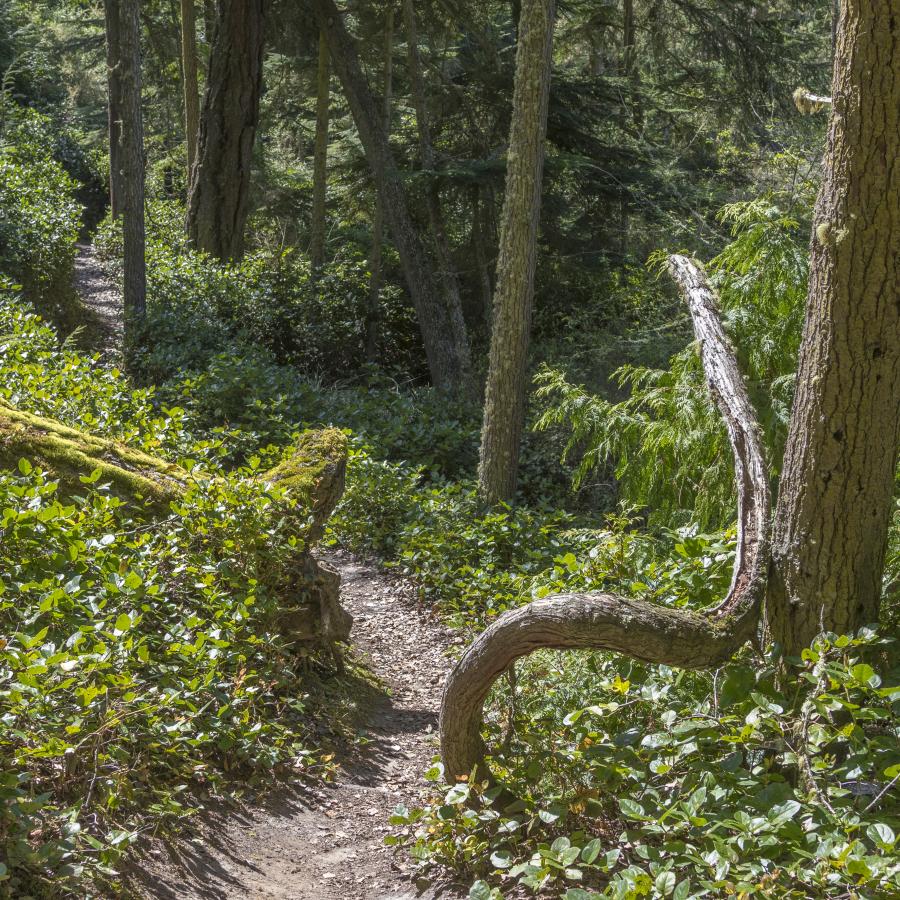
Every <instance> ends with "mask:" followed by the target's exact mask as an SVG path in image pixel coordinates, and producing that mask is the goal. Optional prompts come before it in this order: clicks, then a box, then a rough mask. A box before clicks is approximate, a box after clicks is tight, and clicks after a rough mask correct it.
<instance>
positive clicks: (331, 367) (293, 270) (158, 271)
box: [97, 201, 422, 382]
mask: <svg viewBox="0 0 900 900" xmlns="http://www.w3.org/2000/svg"><path fill="white" fill-rule="evenodd" d="M147 223H148V240H147V278H148V281H147V303H148V316H147V319H146V322H145V323H144V324H143V327H142V329H141V331H140V332H139V333H138V334H137V335H136V341H135V347H134V358H133V364H134V366H135V367H136V369H137V371H138V372H139V373H140V374H141V375H142V376H143V377H144V378H146V379H147V380H148V381H152V382H161V381H165V380H167V379H170V378H172V377H173V376H174V375H177V374H180V373H181V372H182V371H202V369H203V368H205V366H206V365H207V363H208V362H209V360H210V358H211V357H212V356H214V355H215V354H216V353H218V352H221V351H222V350H223V349H225V348H227V347H228V346H229V345H232V346H234V347H235V348H236V349H238V350H239V351H241V352H242V351H243V349H244V347H253V346H255V347H261V348H264V349H265V351H266V352H267V353H269V354H271V357H272V361H273V362H275V363H280V364H288V365H290V366H292V367H295V368H299V369H301V370H302V371H303V372H304V373H306V374H307V375H308V376H323V377H327V378H330V379H348V378H350V377H351V375H352V374H353V373H356V372H359V371H364V370H366V365H367V359H366V327H367V326H366V323H367V321H368V318H369V287H368V269H367V265H366V263H365V260H364V259H363V257H362V256H361V255H360V254H359V253H358V252H357V251H355V250H353V249H352V248H348V249H346V250H344V251H341V253H339V254H338V255H337V256H336V257H335V258H334V259H332V260H330V261H329V264H328V266H327V267H326V268H325V270H324V271H323V272H321V273H320V274H319V275H318V276H317V277H314V275H313V273H312V271H311V269H310V265H309V260H308V259H307V258H306V257H305V256H304V255H302V254H301V253H299V252H297V251H296V250H295V249H291V248H284V249H279V250H275V251H273V250H267V249H259V250H253V251H251V252H249V253H247V254H246V256H245V257H244V258H243V259H242V260H241V261H240V262H234V263H229V264H227V265H223V264H221V263H220V262H218V261H217V260H215V259H213V258H212V257H210V256H208V255H206V254H203V253H198V252H196V251H194V250H193V249H192V248H190V247H189V246H188V243H187V240H186V238H185V236H184V208H183V207H182V206H180V205H179V204H177V203H175V202H173V201H154V202H151V203H150V204H149V205H148V209H147ZM97 244H98V246H99V247H100V249H101V250H102V251H103V253H104V254H105V256H106V257H107V259H108V260H109V261H110V263H115V261H116V260H119V259H121V230H120V228H119V226H118V224H117V223H115V222H113V221H111V220H109V219H108V220H107V221H106V223H105V224H104V225H103V226H102V227H101V230H100V233H99V235H98V239H97ZM378 316H379V328H380V331H381V335H382V340H381V346H380V348H379V360H380V363H381V364H382V365H383V366H384V367H385V368H386V369H388V370H395V371H399V372H401V373H406V374H407V375H408V374H409V373H413V374H415V375H421V374H422V368H421V362H420V361H419V358H420V356H421V346H420V341H419V337H418V330H417V326H416V324H415V320H414V316H413V313H412V309H411V307H410V306H409V305H408V304H406V303H405V302H404V301H403V298H402V297H401V295H400V293H399V292H398V291H397V290H396V289H395V288H393V287H389V286H388V287H385V288H384V290H383V291H382V292H381V294H380V295H379V298H378Z"/></svg>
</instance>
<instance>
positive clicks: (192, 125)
mask: <svg viewBox="0 0 900 900" xmlns="http://www.w3.org/2000/svg"><path fill="white" fill-rule="evenodd" d="M181 77H182V85H183V88H184V141H185V145H186V147H187V184H188V185H190V183H191V173H192V172H193V170H194V162H195V160H196V159H197V137H198V134H199V131H200V88H199V83H198V81H197V19H196V16H195V14H194V0H181Z"/></svg>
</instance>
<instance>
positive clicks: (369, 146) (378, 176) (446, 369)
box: [312, 0, 470, 394]
mask: <svg viewBox="0 0 900 900" xmlns="http://www.w3.org/2000/svg"><path fill="white" fill-rule="evenodd" d="M312 8H313V10H314V12H315V16H316V22H317V25H318V26H319V28H321V29H323V30H324V31H325V32H326V34H327V35H328V46H329V49H330V50H331V61H332V64H333V65H334V69H335V72H336V73H337V76H338V78H340V80H341V85H342V86H343V89H344V93H345V95H346V97H347V102H348V104H349V106H350V111H351V113H352V115H353V120H354V122H355V123H356V129H357V131H358V132H359V137H360V141H361V142H362V145H363V147H364V149H365V152H366V160H367V162H368V163H369V167H370V169H371V170H372V175H373V178H374V180H375V185H376V188H377V189H378V193H379V195H380V197H381V201H382V203H383V204H384V215H385V219H386V221H387V223H388V226H389V227H390V230H391V235H392V236H393V239H394V243H395V244H396V246H397V251H398V253H399V254H400V262H401V265H402V266H403V273H404V276H405V278H406V284H407V287H408V289H409V294H410V298H411V299H412V303H413V306H414V307H415V310H416V317H417V319H418V322H419V328H420V330H421V332H422V341H423V343H424V345H425V355H426V357H427V359H428V369H429V372H430V373H431V380H432V383H433V384H434V386H435V387H436V388H438V390H440V391H444V392H446V393H451V394H457V393H460V392H465V391H467V389H468V384H469V379H470V354H469V343H468V338H467V337H466V338H465V339H464V340H461V339H460V335H459V328H455V327H454V326H453V322H454V321H455V320H456V317H457V316H458V317H459V318H460V319H461V317H462V311H461V310H448V309H447V307H446V304H445V303H444V302H443V300H442V292H441V290H440V285H439V284H438V275H437V273H436V271H435V266H434V262H433V260H432V259H431V258H430V255H429V253H428V251H427V249H426V248H425V247H424V245H423V244H422V241H421V240H420V238H419V234H418V232H417V231H416V228H415V225H414V224H413V221H412V218H411V216H410V214H409V204H408V202H407V196H406V191H405V189H404V187H403V183H402V179H401V177H400V173H399V172H398V171H397V167H396V164H395V162H394V159H393V156H392V154H391V150H390V147H389V145H388V140H387V135H386V134H385V130H384V127H383V124H382V122H381V116H380V115H379V113H378V109H377V107H376V104H375V101H374V99H373V98H372V95H371V92H370V91H369V88H368V85H367V84H366V80H365V77H364V76H363V73H362V69H361V68H360V65H359V59H358V57H357V53H356V47H355V45H354V42H353V39H352V38H351V37H350V35H349V34H348V32H347V28H346V26H345V24H344V20H343V17H342V15H341V13H340V11H339V10H338V8H337V7H336V6H335V4H334V0H312Z"/></svg>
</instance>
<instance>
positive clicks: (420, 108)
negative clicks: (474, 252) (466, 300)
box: [403, 0, 468, 343]
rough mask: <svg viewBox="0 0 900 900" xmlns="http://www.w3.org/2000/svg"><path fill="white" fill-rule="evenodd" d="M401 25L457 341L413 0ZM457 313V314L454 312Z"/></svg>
mask: <svg viewBox="0 0 900 900" xmlns="http://www.w3.org/2000/svg"><path fill="white" fill-rule="evenodd" d="M403 26H404V28H405V29H406V44H407V50H408V55H409V75H410V81H411V82H412V98H413V108H414V109H415V111H416V128H417V130H418V135H419V160H420V163H421V166H422V169H423V170H424V171H425V172H427V173H428V179H429V181H428V189H427V192H426V196H425V200H426V205H427V209H428V224H429V227H430V228H431V236H432V242H433V244H434V253H435V258H436V259H437V264H438V270H439V272H438V274H439V276H440V283H441V288H442V290H443V292H444V302H445V303H446V306H447V309H448V310H450V311H451V318H450V324H451V326H452V327H453V328H455V329H457V332H458V333H457V334H456V335H455V339H456V341H457V342H460V343H465V342H467V341H468V336H467V334H466V323H465V320H464V319H463V316H462V300H461V298H460V293H459V279H458V278H457V275H456V266H455V265H454V264H453V256H452V254H451V252H450V241H449V239H448V237H447V228H446V226H445V223H444V214H443V212H442V210H441V197H440V190H439V188H438V183H437V179H436V172H435V156H434V144H433V142H432V140H431V126H430V124H429V121H428V105H427V102H426V98H425V80H424V78H423V77H422V60H421V57H420V56H419V36H418V28H417V26H416V11H415V9H414V8H413V0H403ZM456 313H458V314H456Z"/></svg>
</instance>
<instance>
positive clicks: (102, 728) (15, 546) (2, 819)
mask: <svg viewBox="0 0 900 900" xmlns="http://www.w3.org/2000/svg"><path fill="white" fill-rule="evenodd" d="M99 474H100V473H99V470H98V471H97V472H95V473H93V474H92V475H88V476H85V477H84V478H83V479H82V480H83V481H84V491H83V494H82V495H81V496H79V497H75V498H73V499H71V500H63V499H62V498H60V497H59V496H58V494H57V484H56V483H55V482H54V481H53V480H52V479H51V478H49V477H47V476H46V475H44V474H43V473H42V472H40V471H39V470H38V469H34V468H32V466H31V464H30V463H29V462H28V461H27V460H25V459H23V460H22V461H21V462H20V463H19V472H17V473H2V474H0V510H2V512H0V710H2V713H0V720H2V725H3V727H2V729H0V850H2V853H0V855H2V857H3V859H4V866H3V869H2V871H0V879H5V880H7V882H8V885H7V887H8V888H9V890H11V892H12V895H13V896H23V895H25V894H27V893H31V892H37V893H41V892H42V891H43V892H46V893H50V888H51V886H52V887H53V888H55V889H56V890H58V891H60V892H61V891H62V889H63V888H65V887H67V886H68V887H69V888H74V886H75V885H81V888H80V889H81V890H84V885H85V884H90V883H91V881H92V880H94V879H96V878H97V877H98V876H104V875H105V876H108V877H109V876H112V875H113V874H114V872H113V871H112V868H111V867H112V866H113V865H114V863H115V861H116V859H117V858H118V856H119V855H120V853H121V851H122V850H124V849H125V848H126V847H127V846H128V844H129V843H131V842H132V841H134V840H135V838H136V837H137V835H138V833H139V832H140V831H142V830H145V829H146V828H148V827H153V826H155V825H156V824H157V823H159V822H160V821H164V820H166V819H176V818H179V817H181V816H184V815H186V814H188V813H189V812H190V811H191V808H192V805H193V804H194V803H195V802H196V801H195V799H193V798H194V797H195V796H196V792H197V790H201V789H202V790H209V789H211V788H215V787H216V786H217V785H219V784H220V783H221V782H222V779H223V773H224V772H230V773H232V777H233V776H234V775H236V774H238V773H241V777H242V778H246V776H247V775H248V774H252V773H253V772H255V771H264V772H265V773H266V777H271V773H272V771H273V770H277V769H279V768H280V769H284V770H296V769H299V770H303V771H305V770H308V769H309V768H310V767H311V766H313V765H314V763H315V758H314V757H313V755H312V754H311V752H310V750H309V746H310V744H309V743H308V741H307V732H306V725H305V722H306V718H305V717H304V712H305V700H304V694H303V690H302V687H301V683H300V679H299V676H298V673H297V672H296V671H295V668H296V659H295V657H294V656H293V655H292V653H291V652H290V651H289V650H287V649H285V648H284V647H283V642H282V639H281V638H280V637H279V634H278V631H277V628H276V627H275V625H274V616H275V613H276V611H277V601H276V599H275V597H274V596H273V595H272V594H271V592H269V591H267V589H266V587H265V574H266V573H268V572H271V571H277V570H278V569H279V568H280V567H282V566H283V565H284V564H285V560H286V559H287V557H288V556H289V555H290V554H292V553H294V552H295V550H294V548H293V546H292V544H293V540H292V539H291V538H290V537H289V536H288V535H287V534H283V533H282V532H281V530H280V526H279V525H278V524H277V523H278V522H279V521H282V520H283V517H279V516H276V515H274V514H273V512H272V504H273V503H282V502H284V499H283V498H281V497H279V496H278V493H277V491H275V490H274V489H271V488H266V487H265V486H264V485H263V484H262V483H260V482H259V481H257V480H255V479H251V478H245V479H237V478H223V477H218V478H209V477H203V476H201V475H200V474H199V473H195V478H194V479H193V480H192V481H191V483H190V485H189V486H188V488H187V491H186V494H185V496H184V498H183V500H181V501H180V502H179V504H178V505H177V506H175V507H173V510H172V514H171V516H170V517H169V518H168V519H167V520H165V521H164V522H162V523H153V524H148V523H144V522H140V521H134V520H132V519H130V518H129V515H128V508H127V506H123V505H122V502H121V501H120V500H118V499H117V498H115V497H114V496H112V495H111V494H110V493H109V492H108V490H107V489H106V487H105V486H104V485H103V484H102V483H100V482H99V481H98V476H99ZM273 522H274V523H276V524H274V525H273ZM2 890H3V885H2V880H0V892H2Z"/></svg>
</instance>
